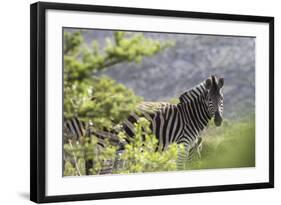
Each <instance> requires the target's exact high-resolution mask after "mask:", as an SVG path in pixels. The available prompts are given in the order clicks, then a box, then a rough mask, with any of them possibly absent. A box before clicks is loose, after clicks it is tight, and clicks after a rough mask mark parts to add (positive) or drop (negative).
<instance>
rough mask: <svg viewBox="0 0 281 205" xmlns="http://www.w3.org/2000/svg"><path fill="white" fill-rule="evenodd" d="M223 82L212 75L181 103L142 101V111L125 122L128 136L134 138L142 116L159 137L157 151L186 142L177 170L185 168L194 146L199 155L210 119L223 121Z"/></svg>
mask: <svg viewBox="0 0 281 205" xmlns="http://www.w3.org/2000/svg"><path fill="white" fill-rule="evenodd" d="M223 85H224V78H222V77H221V78H217V77H216V76H215V75H212V76H211V77H209V78H207V79H206V80H204V81H203V82H201V83H200V84H198V85H196V86H194V87H193V88H191V89H190V90H188V91H186V92H184V93H183V94H182V95H180V97H179V103H178V104H170V103H159V104H158V105H156V106H154V105H153V103H146V104H143V105H141V106H140V110H141V112H140V114H136V113H131V114H130V115H129V117H128V118H127V119H126V120H125V121H124V123H123V129H124V131H125V133H126V134H127V136H128V138H129V139H130V138H133V137H134V134H135V133H134V123H136V122H137V121H138V119H139V118H140V117H144V118H146V119H147V120H148V121H149V122H150V129H151V130H152V133H153V134H154V135H155V136H156V138H157V139H158V150H165V149H167V147H168V146H169V145H170V144H172V143H177V144H183V146H184V150H185V152H183V153H179V156H178V164H177V166H178V169H182V168H183V167H184V163H185V161H186V160H189V159H190V158H191V157H192V156H191V155H190V153H194V149H196V150H197V153H198V154H199V157H200V149H201V145H202V137H200V133H201V132H202V131H203V130H204V129H205V128H206V127H207V125H208V123H209V121H210V120H211V119H212V118H214V123H215V125H216V126H220V125H221V124H222V121H223V118H222V114H223V93H222V87H223ZM151 108H152V109H151ZM147 110H149V111H147ZM129 139H128V140H127V142H128V143H129V141H130V140H129Z"/></svg>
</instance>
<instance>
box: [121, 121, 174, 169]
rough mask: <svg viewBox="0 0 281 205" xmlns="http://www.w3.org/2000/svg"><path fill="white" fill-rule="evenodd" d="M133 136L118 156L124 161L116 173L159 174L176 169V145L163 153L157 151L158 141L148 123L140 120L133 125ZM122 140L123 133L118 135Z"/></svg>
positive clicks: (123, 137)
mask: <svg viewBox="0 0 281 205" xmlns="http://www.w3.org/2000/svg"><path fill="white" fill-rule="evenodd" d="M134 129H135V136H134V138H132V139H131V141H130V143H129V144H126V146H125V150H124V152H123V153H122V155H121V156H120V159H121V160H123V161H124V165H123V167H122V168H121V169H119V170H116V173H136V172H157V171H158V172H160V171H173V170H176V168H177V158H178V151H179V150H178V148H179V147H178V145H177V144H171V145H169V146H168V148H167V149H166V150H165V151H158V152H156V150H157V147H158V140H157V138H156V137H155V135H153V134H152V132H151V130H150V128H149V122H148V121H147V120H146V119H145V118H140V119H139V121H138V123H135V125H134ZM119 137H120V139H121V141H122V140H124V139H125V138H126V134H125V133H124V132H120V133H119Z"/></svg>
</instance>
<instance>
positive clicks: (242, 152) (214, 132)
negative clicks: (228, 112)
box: [186, 117, 255, 170]
mask: <svg viewBox="0 0 281 205" xmlns="http://www.w3.org/2000/svg"><path fill="white" fill-rule="evenodd" d="M203 140H204V141H203V145H202V146H203V147H202V151H201V159H199V158H198V157H195V158H194V159H193V160H192V161H190V162H188V163H187V164H186V169H188V170H194V169H214V168H238V167H254V166H255V120H254V117H250V118H249V117H248V118H247V119H243V120H240V121H226V122H224V124H223V125H222V127H219V128H216V127H215V126H212V125H211V126H210V127H209V128H208V129H207V131H206V132H205V133H204V134H203Z"/></svg>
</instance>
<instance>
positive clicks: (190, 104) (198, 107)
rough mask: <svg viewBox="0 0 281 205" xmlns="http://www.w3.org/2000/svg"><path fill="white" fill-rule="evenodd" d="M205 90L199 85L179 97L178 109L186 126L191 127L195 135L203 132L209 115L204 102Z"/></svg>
mask: <svg viewBox="0 0 281 205" xmlns="http://www.w3.org/2000/svg"><path fill="white" fill-rule="evenodd" d="M206 95H207V90H206V89H205V86H204V84H203V83H202V84H199V85H197V86H195V87H194V88H192V89H190V90H189V91H187V92H185V93H183V94H182V95H181V96H180V103H179V108H180V109H181V114H182V118H183V120H184V122H185V124H186V125H187V126H189V127H190V126H191V128H192V129H194V132H195V133H198V132H200V131H201V130H203V129H204V128H205V127H206V126H207V124H208V122H209V120H210V119H211V115H210V113H209V110H208V105H207V100H206Z"/></svg>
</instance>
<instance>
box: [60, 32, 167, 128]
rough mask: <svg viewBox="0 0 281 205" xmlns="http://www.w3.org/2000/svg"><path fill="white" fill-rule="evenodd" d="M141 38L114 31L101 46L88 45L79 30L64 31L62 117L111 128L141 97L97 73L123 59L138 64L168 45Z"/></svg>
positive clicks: (95, 42)
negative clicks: (76, 118) (102, 46)
mask: <svg viewBox="0 0 281 205" xmlns="http://www.w3.org/2000/svg"><path fill="white" fill-rule="evenodd" d="M171 45H172V44H171V43H169V42H165V43H162V42H160V41H157V40H152V39H149V38H146V37H144V35H143V34H141V33H140V34H132V33H126V32H121V31H117V32H115V33H114V37H113V39H109V38H108V39H107V44H106V46H105V47H104V48H102V49H101V48H100V47H99V44H98V42H97V41H93V46H92V47H91V48H89V47H88V46H86V44H85V43H84V40H83V35H82V34H81V31H79V32H72V33H70V32H65V33H64V116H65V117H66V118H71V117H73V116H76V117H79V118H80V119H86V120H87V121H92V122H93V123H94V124H95V126H96V127H100V128H102V127H107V128H110V127H112V125H113V124H114V123H118V122H120V121H122V120H124V119H125V117H126V116H127V115H128V114H129V113H130V112H131V111H133V110H134V109H135V107H136V105H137V103H138V102H140V100H141V98H140V97H138V96H135V94H134V92H133V91H132V90H130V89H128V88H126V87H125V86H123V85H122V84H119V83H117V82H116V81H114V80H113V79H111V78H109V77H106V76H97V75H95V76H94V74H95V73H97V72H98V71H101V70H105V69H107V68H109V67H110V66H113V65H115V64H118V63H122V62H137V63H140V62H141V61H142V59H143V57H145V56H153V55H155V54H156V53H158V52H160V51H163V50H164V49H165V48H167V47H169V46H171Z"/></svg>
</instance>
